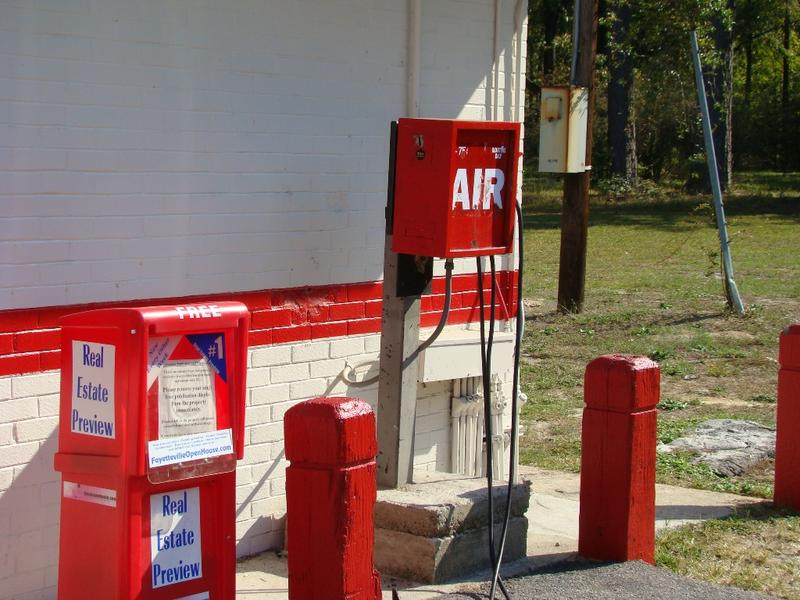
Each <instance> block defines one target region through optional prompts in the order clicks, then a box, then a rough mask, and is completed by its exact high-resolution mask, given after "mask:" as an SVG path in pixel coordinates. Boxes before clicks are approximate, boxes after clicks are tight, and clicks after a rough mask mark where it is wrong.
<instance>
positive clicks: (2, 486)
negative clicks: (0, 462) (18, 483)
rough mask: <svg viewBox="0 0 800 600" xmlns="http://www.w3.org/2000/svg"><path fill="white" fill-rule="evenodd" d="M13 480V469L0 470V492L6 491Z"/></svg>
mask: <svg viewBox="0 0 800 600" xmlns="http://www.w3.org/2000/svg"><path fill="white" fill-rule="evenodd" d="M13 480H14V469H12V468H10V467H9V468H7V469H0V491H3V490H7V489H8V488H9V487H10V486H11V482H12V481H13Z"/></svg>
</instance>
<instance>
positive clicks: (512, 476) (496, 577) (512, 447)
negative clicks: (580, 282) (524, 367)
mask: <svg viewBox="0 0 800 600" xmlns="http://www.w3.org/2000/svg"><path fill="white" fill-rule="evenodd" d="M515 206H516V209H517V229H518V233H517V247H518V261H519V262H518V266H517V268H518V269H519V271H518V273H519V276H518V279H517V326H516V331H515V332H514V333H515V337H514V374H513V382H512V384H511V441H510V444H509V452H510V455H511V458H510V460H509V469H508V472H509V473H508V495H507V496H506V510H505V515H504V517H503V530H502V533H501V534H500V548H499V550H498V551H497V562H496V563H495V564H494V565H493V567H494V573H493V574H492V587H491V591H490V595H489V598H491V599H492V600H494V594H495V588H496V587H497V585H498V584H499V585H500V589H501V590H503V593H504V594H505V596H506V598H508V593H507V592H506V591H505V589H504V586H503V582H502V580H501V579H500V564H501V563H502V562H503V552H504V551H505V547H506V538H507V535H508V523H509V521H510V520H511V494H512V492H513V490H514V481H515V480H516V478H517V464H516V461H515V460H514V458H515V456H516V454H517V430H518V428H519V422H518V421H519V416H518V400H519V363H520V354H521V351H522V331H523V329H524V326H525V312H524V310H523V306H522V267H523V260H524V255H523V249H524V244H523V242H522V231H523V229H522V206H521V204H520V203H519V202H518V203H517V204H516V205H515ZM493 285H494V282H493ZM488 443H491V442H488ZM489 448H490V447H489V446H487V450H486V454H487V455H489V454H490V450H489ZM490 481H491V475H490ZM490 485H491V484H490ZM489 497H490V498H491V489H490V490H489ZM490 514H491V515H493V513H491V512H490ZM492 524H494V518H493V517H492ZM492 550H494V548H492Z"/></svg>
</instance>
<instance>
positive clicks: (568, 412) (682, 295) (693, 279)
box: [520, 173, 800, 497]
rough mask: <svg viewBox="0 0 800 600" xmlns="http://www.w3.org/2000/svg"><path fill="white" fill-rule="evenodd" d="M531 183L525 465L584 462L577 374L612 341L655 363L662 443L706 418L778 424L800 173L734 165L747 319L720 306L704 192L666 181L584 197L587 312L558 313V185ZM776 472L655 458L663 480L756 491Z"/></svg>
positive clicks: (797, 300) (796, 273) (763, 490)
mask: <svg viewBox="0 0 800 600" xmlns="http://www.w3.org/2000/svg"><path fill="white" fill-rule="evenodd" d="M525 189H526V195H525V202H524V206H525V209H524V211H525V245H526V250H525V261H526V267H525V281H524V298H525V304H526V315H527V320H526V331H525V339H524V357H523V361H524V362H523V371H522V373H523V390H524V391H525V393H527V395H528V398H529V401H528V403H527V404H526V405H525V407H524V409H523V420H522V422H523V426H524V427H525V433H524V436H523V438H522V442H521V451H520V460H521V462H523V463H524V464H529V465H535V466H539V467H544V468H548V469H559V470H566V471H577V470H578V469H579V466H580V417H581V410H582V407H583V397H582V394H583V390H582V384H583V372H584V369H585V367H586V364H587V363H588V362H589V361H590V360H592V359H593V358H595V357H597V356H599V355H601V354H607V353H611V352H624V353H630V354H640V355H648V356H650V357H651V358H653V359H654V360H656V361H657V362H658V363H659V364H660V366H661V373H662V388H661V406H660V407H661V411H660V413H659V430H658V435H659V438H660V440H661V441H664V442H667V441H670V440H671V439H674V438H676V437H678V436H680V435H681V434H683V433H684V432H685V431H687V430H689V429H690V428H692V427H693V426H694V425H695V424H696V423H698V422H699V421H703V420H706V419H710V418H723V417H725V418H736V419H750V420H753V421H757V422H759V423H762V424H764V425H769V426H774V423H775V394H776V385H777V369H778V366H777V362H776V358H777V343H778V335H779V333H780V331H781V329H782V328H783V327H785V326H786V325H788V324H790V323H793V322H799V321H800V174H793V175H780V174H769V173H757V174H741V175H740V176H739V178H738V183H737V188H736V190H735V191H734V192H733V193H732V194H731V195H730V197H729V198H727V200H726V211H727V215H728V227H729V233H730V236H731V240H732V242H731V251H732V254H733V264H734V271H735V276H736V277H735V278H736V283H737V285H738V287H739V290H740V293H741V295H742V298H743V300H744V302H745V304H746V306H747V314H746V315H745V316H744V317H739V316H736V315H735V314H733V313H731V312H729V311H728V310H727V308H726V306H725V299H724V295H723V290H722V281H721V278H720V267H719V241H718V238H717V232H716V228H715V225H714V220H713V210H712V209H711V207H710V205H709V199H708V198H705V197H700V196H687V195H685V194H683V193H682V192H680V191H676V190H669V189H654V190H647V191H645V192H642V193H639V194H637V195H636V196H633V197H631V198H626V199H609V198H606V197H604V196H602V195H596V196H593V197H592V202H591V209H590V227H589V241H588V247H589V250H588V257H587V273H586V297H585V304H584V311H583V313H582V314H579V315H559V314H557V313H556V311H555V299H556V294H557V281H558V254H559V244H560V241H559V240H560V232H559V218H560V199H561V189H560V182H558V181H557V180H550V181H547V180H543V179H539V178H531V179H529V180H526V187H525ZM772 472H773V469H772V465H771V464H768V463H767V464H762V465H758V466H756V467H755V468H753V469H751V471H749V472H748V473H745V475H744V476H742V477H739V478H734V479H725V478H721V477H718V476H716V475H715V474H714V473H713V472H711V470H710V469H707V468H704V467H700V466H698V465H695V464H693V463H692V461H691V457H690V456H687V455H680V454H678V455H669V456H666V455H665V456H663V457H660V458H659V462H658V465H657V473H658V481H659V482H662V483H673V484H679V485H685V486H692V487H701V488H707V489H716V490H720V491H730V492H736V493H742V494H750V495H757V496H764V497H768V496H770V495H771V491H772V490H771V487H772V486H771V481H772Z"/></svg>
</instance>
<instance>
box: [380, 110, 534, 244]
mask: <svg viewBox="0 0 800 600" xmlns="http://www.w3.org/2000/svg"><path fill="white" fill-rule="evenodd" d="M519 139H520V125H519V123H506V122H486V121H450V120H444V119H400V120H399V121H398V125H397V146H396V150H395V183H394V218H393V227H392V236H393V237H392V250H393V251H394V252H398V253H403V254H416V255H418V256H435V257H439V258H457V257H460V256H483V255H488V254H505V253H507V252H510V251H511V246H512V244H513V235H514V206H515V203H516V194H517V171H518V164H519V158H520V152H519Z"/></svg>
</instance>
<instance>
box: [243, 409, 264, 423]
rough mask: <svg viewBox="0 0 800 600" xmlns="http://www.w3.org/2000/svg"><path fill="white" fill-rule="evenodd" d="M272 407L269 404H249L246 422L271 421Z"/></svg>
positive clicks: (245, 412) (246, 411)
mask: <svg viewBox="0 0 800 600" xmlns="http://www.w3.org/2000/svg"><path fill="white" fill-rule="evenodd" d="M270 415H271V409H270V407H269V406H248V407H247V408H245V411H244V419H245V424H247V425H248V426H250V425H260V424H263V423H269V422H270Z"/></svg>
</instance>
